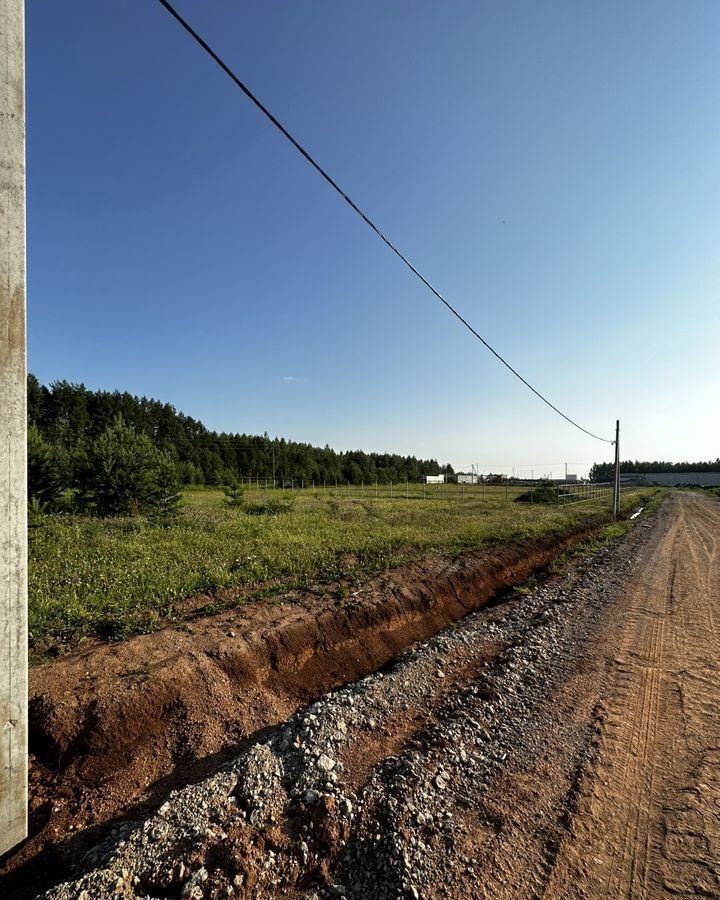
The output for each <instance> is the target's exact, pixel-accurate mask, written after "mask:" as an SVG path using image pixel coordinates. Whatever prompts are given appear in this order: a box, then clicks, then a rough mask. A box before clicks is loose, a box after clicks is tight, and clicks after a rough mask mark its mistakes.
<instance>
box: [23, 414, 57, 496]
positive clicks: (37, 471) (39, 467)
mask: <svg viewBox="0 0 720 900" xmlns="http://www.w3.org/2000/svg"><path fill="white" fill-rule="evenodd" d="M27 452H28V455H27V475H28V497H29V498H30V501H31V502H32V501H33V500H37V501H38V502H39V503H42V504H51V503H52V502H53V501H54V500H56V499H57V497H58V495H59V493H60V491H61V489H62V487H63V482H62V476H61V469H60V466H59V464H58V459H57V455H56V453H55V450H54V448H53V447H52V445H51V444H49V443H48V442H47V441H46V440H44V439H43V437H42V435H41V434H40V432H39V430H38V429H37V427H36V426H35V425H31V426H30V427H29V428H28V436H27Z"/></svg>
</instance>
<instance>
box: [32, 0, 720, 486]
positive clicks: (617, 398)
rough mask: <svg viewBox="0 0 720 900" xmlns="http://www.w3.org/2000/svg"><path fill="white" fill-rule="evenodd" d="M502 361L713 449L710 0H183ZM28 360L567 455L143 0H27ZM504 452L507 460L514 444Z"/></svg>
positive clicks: (656, 442)
mask: <svg viewBox="0 0 720 900" xmlns="http://www.w3.org/2000/svg"><path fill="white" fill-rule="evenodd" d="M177 7H178V9H179V11H180V12H181V13H182V14H183V15H185V16H186V17H187V18H188V19H189V20H190V21H191V23H192V24H193V25H194V26H195V27H196V28H197V30H198V31H200V33H201V34H203V35H204V36H205V37H206V39H207V40H208V41H209V42H210V43H211V44H212V45H213V46H214V47H215V48H216V49H217V51H218V52H219V53H220V54H221V55H222V56H223V57H224V58H225V59H226V61H227V62H228V64H230V65H231V66H232V67H233V68H235V70H236V71H237V73H238V74H239V76H240V77H241V78H242V79H243V80H245V81H246V82H247V83H248V85H249V86H250V87H251V89H253V90H254V91H255V92H256V93H257V94H258V95H259V96H260V98H261V99H262V100H263V101H264V102H265V103H266V104H267V105H268V106H269V107H270V108H271V109H272V110H273V111H274V112H275V114H276V115H277V116H278V117H279V118H280V119H281V120H283V121H284V122H285V124H286V125H287V127H288V128H289V129H290V130H291V131H292V132H293V133H294V134H295V135H296V136H297V137H298V139H299V140H300V141H301V142H303V143H304V144H305V145H306V146H307V148H308V149H309V150H310V152H311V153H313V154H314V155H315V156H316V158H317V159H318V161H319V162H320V163H321V164H322V165H324V166H325V167H326V168H327V169H328V170H329V171H330V173H331V174H332V175H333V176H334V177H335V178H336V179H337V180H338V181H339V182H340V183H341V185H342V186H343V187H344V188H345V189H346V190H347V191H348V192H349V193H350V194H351V195H352V196H353V197H354V198H355V199H356V200H357V201H358V203H359V204H360V205H361V206H362V207H363V208H364V209H365V210H366V211H367V212H368V213H369V214H370V215H371V216H372V217H373V218H374V219H375V220H376V221H377V222H378V224H379V225H380V226H381V227H382V228H383V229H384V230H385V231H386V232H387V233H388V234H389V235H390V236H391V238H392V239H393V240H394V241H395V242H396V243H397V244H398V245H399V246H400V248H401V249H402V250H403V252H405V253H406V254H407V255H408V256H409V257H410V259H411V260H413V261H414V262H415V263H416V264H417V265H418V266H419V268H421V269H422V271H423V272H424V273H425V274H426V275H427V277H428V278H429V279H430V280H431V281H432V282H433V283H435V284H436V285H437V286H438V287H439V289H440V290H442V291H443V292H444V293H445V294H446V295H447V296H448V298H449V299H450V300H451V302H453V303H454V304H455V305H457V307H458V308H459V309H460V310H461V311H462V312H463V313H464V314H465V315H466V317H467V318H468V319H469V320H470V321H471V322H472V323H473V324H474V325H475V327H476V328H477V329H478V330H479V331H480V332H481V333H482V334H483V335H484V336H485V337H486V338H487V340H489V341H490V342H491V343H492V344H493V345H494V346H495V347H496V348H497V349H498V350H499V351H500V352H501V353H503V354H504V355H505V356H506V357H507V358H508V359H509V360H510V362H511V363H512V364H513V365H514V366H515V367H516V368H518V369H519V370H520V371H521V373H522V374H523V375H524V376H525V377H526V378H528V380H530V381H532V382H533V383H535V384H536V386H537V387H538V388H539V389H540V390H541V391H543V392H544V393H546V394H547V395H548V396H549V397H550V399H551V400H552V401H553V402H554V403H555V404H556V405H558V406H560V407H561V408H562V409H563V410H565V411H566V412H567V413H568V414H569V415H570V416H571V417H573V418H575V419H577V420H578V421H580V422H581V423H582V424H584V425H585V426H586V427H587V428H589V429H590V430H592V431H595V432H600V433H602V434H607V435H608V437H610V436H611V434H612V431H613V427H614V421H615V419H616V418H617V417H620V419H621V420H622V425H623V435H622V442H621V446H622V455H623V457H624V458H626V457H632V458H650V459H658V458H665V459H674V460H682V459H698V458H709V457H712V458H715V457H716V456H718V455H720V417H719V416H718V415H717V403H718V394H719V389H720V372H719V367H718V360H719V359H720V353H719V350H720V314H719V312H718V310H719V309H720V303H719V300H720V257H719V255H718V247H719V246H720V212H719V211H720V171H719V160H720V117H719V116H718V109H720V66H719V65H718V61H717V35H718V33H720V4H717V3H716V2H714V0H709V2H702V0H693V2H690V3H680V2H672V3H670V2H634V3H630V4H628V3H625V2H606V3H602V4H600V3H589V2H580V3H578V2H570V0H567V2H560V0H557V2H546V3H536V2H512V0H511V2H503V3H485V2H483V3H478V2H453V3H444V2H439V0H438V2H434V3H431V2H406V0H399V2H393V3H387V2H384V3H379V2H367V0H364V2H362V3H359V2H357V3H349V2H337V0H333V2H312V3H310V2H306V3H297V2H295V3H291V2H287V0H286V2H277V0H271V2H268V0H263V2H243V3H235V2H229V0H203V2H199V0H177ZM27 54H28V71H27V94H28V133H27V137H28V316H29V366H30V369H31V371H33V372H34V373H35V374H37V376H38V377H39V378H40V379H41V380H42V381H46V382H49V381H52V380H55V379H63V378H64V379H68V380H71V381H82V382H84V383H85V384H87V385H88V386H89V387H92V388H96V387H101V388H106V389H115V388H119V389H127V390H129V391H132V392H135V393H138V394H144V395H147V396H154V397H157V398H159V399H162V400H167V401H170V402H172V403H173V404H174V405H175V406H176V407H177V408H178V409H181V410H183V411H184V412H186V413H188V414H191V415H193V416H195V417H197V418H200V419H202V420H203V421H204V422H205V423H206V424H207V425H208V426H209V427H211V428H217V429H225V430H232V431H246V432H258V433H262V432H264V431H267V432H269V433H270V434H277V435H283V436H285V437H289V438H294V439H297V440H305V441H309V442H312V443H314V444H325V443H329V444H330V445H331V446H334V447H336V448H338V449H347V448H355V447H361V448H364V449H368V450H393V451H398V452H403V453H414V454H417V455H421V456H432V457H437V458H439V459H440V460H442V461H446V460H449V461H451V462H452V463H453V464H455V465H456V466H461V467H462V466H466V465H468V464H470V463H471V462H477V463H480V464H481V467H482V468H493V469H498V468H500V467H501V466H502V467H505V468H506V469H509V468H510V467H512V466H515V467H516V469H517V470H518V471H522V472H523V473H525V472H528V474H529V470H530V469H531V468H532V469H533V470H534V472H535V474H536V475H538V474H544V473H546V472H550V471H552V472H554V473H555V474H558V473H559V472H560V471H561V468H562V463H563V462H564V461H568V462H569V463H570V471H584V470H585V469H587V467H588V466H589V465H590V463H592V462H593V461H594V460H600V459H609V458H610V456H611V454H612V448H611V447H609V446H608V445H603V444H600V443H598V442H596V441H593V440H592V439H590V438H587V437H586V436H584V435H582V434H581V433H579V432H576V431H575V430H574V429H573V428H572V427H571V426H569V425H567V424H566V423H564V422H563V421H562V420H561V419H560V418H559V417H557V416H556V415H555V414H554V413H553V412H552V411H551V410H549V409H548V408H547V407H545V406H544V405H543V404H541V403H540V401H538V400H537V399H536V398H535V397H534V396H533V395H532V394H530V393H529V392H528V391H527V389H526V388H524V387H523V386H522V385H521V384H520V383H519V382H517V381H516V380H515V379H514V378H513V377H512V375H510V373H508V372H507V371H506V370H504V369H503V368H502V367H501V366H499V364H498V363H497V362H496V361H495V360H494V358H493V357H492V356H491V355H490V354H489V353H488V352H487V351H486V350H484V348H483V347H482V346H481V345H480V344H479V343H478V342H477V341H475V340H474V339H473V338H472V337H471V336H470V335H469V334H468V333H467V332H465V331H464V329H462V327H461V326H460V325H459V324H458V323H457V322H456V321H455V320H454V319H453V318H452V317H451V316H450V315H449V314H448V313H447V311H445V310H444V309H443V308H442V307H441V306H440V304H439V303H438V302H437V301H436V300H435V299H434V298H433V297H432V295H431V294H430V293H429V292H428V291H427V290H426V289H425V288H424V287H423V286H422V285H421V284H420V283H419V282H417V281H416V280H415V279H414V278H413V277H412V276H411V275H410V274H409V273H408V272H407V270H406V269H405V268H404V267H403V266H402V265H401V264H400V263H399V261H398V260H397V259H396V258H395V257H394V256H393V255H392V254H391V253H390V252H389V251H388V250H387V249H386V248H385V247H384V246H383V245H382V244H381V243H380V242H379V241H378V239H377V238H376V237H374V236H373V235H372V233H371V232H370V231H369V230H368V229H367V227H366V226H364V225H363V224H362V223H361V222H360V220H359V219H357V218H356V217H354V216H353V214H352V213H351V211H350V210H349V209H348V208H347V207H346V206H345V205H344V204H343V203H342V201H341V200H340V199H339V198H338V197H337V195H335V194H333V192H331V191H330V190H329V189H328V188H327V187H326V185H325V184H324V183H323V182H322V180H321V179H320V178H319V176H318V175H317V174H316V173H315V172H314V171H313V170H312V169H311V168H310V167H309V166H308V165H307V163H306V162H304V161H303V160H302V159H301V158H300V157H299V156H298V155H297V153H296V152H295V151H294V150H293V149H292V148H291V147H290V145H289V144H287V143H286V142H285V141H284V140H283V139H282V138H281V136H280V135H279V134H278V133H277V132H276V131H275V130H274V129H273V128H272V126H270V124H269V123H268V122H267V121H266V120H265V119H263V117H262V116H261V115H260V114H259V113H258V112H257V110H255V109H254V108H253V107H252V106H251V105H250V104H249V103H248V101H247V100H246V99H245V98H244V97H243V96H242V95H241V93H240V92H239V91H238V90H237V89H236V88H235V87H234V86H233V85H232V83H231V82H230V81H229V80H228V79H227V78H226V77H225V76H224V75H223V74H222V73H221V72H220V70H219V69H217V67H216V66H215V65H214V64H213V63H212V62H211V61H210V60H209V59H208V58H207V57H206V56H205V55H204V54H203V53H202V52H201V51H200V50H199V48H198V47H197V46H196V45H195V44H194V43H192V41H191V40H190V39H189V38H188V37H187V35H186V34H185V33H184V32H182V31H181V29H180V28H179V26H178V25H177V24H176V23H175V22H174V21H173V20H172V19H171V18H170V16H169V15H168V14H167V12H165V11H164V10H163V8H162V7H161V6H160V4H159V3H156V2H154V0H142V2H140V0H125V2H122V3H111V2H106V0H82V2H80V0H67V2H65V3H62V4H60V3H42V2H39V0H28V2H27ZM521 467H525V468H522V469H521Z"/></svg>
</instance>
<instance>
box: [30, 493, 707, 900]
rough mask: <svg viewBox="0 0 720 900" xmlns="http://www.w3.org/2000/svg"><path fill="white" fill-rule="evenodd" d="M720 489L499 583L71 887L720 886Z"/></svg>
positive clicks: (669, 504)
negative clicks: (471, 608) (538, 576)
mask: <svg viewBox="0 0 720 900" xmlns="http://www.w3.org/2000/svg"><path fill="white" fill-rule="evenodd" d="M718 535H720V503H718V502H717V501H713V500H710V499H707V498H702V497H697V496H694V495H690V494H680V493H678V494H674V495H672V496H671V497H670V498H669V499H668V500H667V501H666V502H665V504H664V505H663V506H662V507H661V509H660V511H659V512H658V513H656V514H654V515H653V516H652V517H651V518H649V519H648V520H647V521H642V520H641V522H640V524H639V525H638V527H637V528H635V529H634V530H633V531H632V532H631V533H630V535H629V536H628V537H626V538H624V539H622V540H621V541H619V542H617V543H616V544H615V545H613V546H612V547H610V548H605V549H603V550H601V551H599V552H598V553H596V554H595V555H594V556H592V557H589V558H585V559H583V560H582V561H580V562H579V563H577V564H575V565H573V566H571V567H570V568H569V569H568V570H567V571H566V572H565V573H564V574H563V575H561V576H557V577H553V578H551V579H550V580H547V581H544V582H543V583H541V584H540V585H539V586H537V587H535V588H533V589H524V590H522V591H520V592H516V593H514V594H512V595H509V596H508V595H505V596H501V597H498V598H497V601H496V602H494V603H491V604H490V605H488V606H486V607H485V608H483V609H481V610H479V611H478V612H474V613H472V614H471V615H468V616H466V617H465V618H464V619H462V620H461V621H460V622H458V623H456V624H455V625H453V626H452V627H451V628H447V629H445V630H443V631H441V632H440V633H439V634H438V635H437V636H435V637H433V638H431V639H429V640H425V641H421V642H418V643H416V644H414V645H412V646H411V647H410V648H409V649H408V650H406V651H405V652H403V653H401V654H400V655H399V656H398V657H397V658H396V659H395V660H394V661H393V662H392V663H391V664H390V665H388V666H386V667H385V668H384V669H382V670H381V671H379V672H376V673H374V674H371V675H368V676H367V677H365V678H363V679H362V680H361V681H358V682H355V683H354V684H350V685H347V686H345V687H342V688H340V689H338V690H335V691H332V692H330V693H328V694H327V695H326V696H325V697H323V698H321V699H320V700H318V701H317V702H315V703H313V704H311V705H309V706H307V707H306V708H305V709H303V710H300V711H299V712H297V713H295V714H294V715H292V716H291V717H290V718H288V719H287V720H286V721H285V722H283V723H282V724H281V725H279V726H277V727H276V728H274V729H270V730H269V731H268V730H264V731H263V732H262V733H261V734H258V735H256V736H255V738H254V739H250V740H249V741H248V746H247V747H246V749H244V750H243V751H242V752H241V753H239V754H238V755H237V756H236V758H235V759H233V760H232V761H231V762H230V763H228V764H227V765H225V766H224V767H223V768H222V769H220V770H219V771H218V772H216V773H215V774H214V775H212V776H210V777H208V778H205V779H204V780H202V781H199V782H198V783H196V784H193V785H191V786H189V787H187V788H185V789H183V790H181V791H178V792H176V793H173V794H171V795H170V796H169V797H168V799H167V800H166V802H164V803H163V804H162V806H160V807H159V808H158V809H156V810H155V811H154V813H152V814H151V815H150V816H149V817H147V818H146V819H144V820H142V821H140V822H138V823H127V824H121V825H119V826H118V828H117V829H116V830H115V831H114V832H113V833H112V834H111V835H110V836H109V837H108V838H107V840H106V841H105V842H104V843H103V844H102V845H101V846H98V847H97V848H95V849H94V850H93V851H92V852H91V854H90V855H89V856H88V857H87V859H86V860H85V867H84V872H82V873H80V875H79V876H78V875H76V876H74V877H75V880H70V881H68V882H66V883H64V884H61V885H58V886H56V887H55V888H54V889H53V890H51V891H50V892H49V893H48V894H47V897H49V898H52V900H80V898H83V900H90V898H92V900H95V898H104V897H108V898H110V897H112V898H118V897H119V898H128V900H130V898H140V897H143V898H159V897H180V896H182V897H191V898H195V900H216V898H217V900H219V898H231V897H232V898H238V900H250V898H254V900H270V898H280V897H286V898H293V900H300V898H302V900H319V898H326V897H346V898H355V900H394V898H413V900H419V898H421V897H422V898H429V900H434V898H448V900H468V898H477V900H491V898H492V900H522V898H527V900H530V898H545V900H580V898H585V900H595V898H613V900H616V898H621V900H622V898H632V900H641V898H642V900H650V898H660V897H717V898H720V862H719V861H720V767H719V766H718V763H720V712H719V706H718V699H719V697H718V693H719V692H720V671H719V670H720V661H719V660H720V656H719V651H720V645H719V638H718V633H717V629H716V622H717V618H718V615H719V613H718V605H720V563H719V561H718V557H717V554H716V546H717V540H718Z"/></svg>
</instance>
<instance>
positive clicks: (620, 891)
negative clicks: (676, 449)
mask: <svg viewBox="0 0 720 900" xmlns="http://www.w3.org/2000/svg"><path fill="white" fill-rule="evenodd" d="M654 538H655V539H654V540H653V541H652V542H651V543H649V544H648V545H647V546H646V548H645V549H644V551H643V553H642V554H641V556H640V558H639V560H638V565H637V569H636V571H635V573H634V576H633V577H632V578H631V579H629V581H628V584H627V588H626V590H625V591H624V592H623V594H622V595H621V596H620V597H619V598H618V602H617V609H616V617H617V622H616V625H615V628H614V629H612V630H611V631H610V632H609V645H608V652H609V653H613V651H612V647H613V645H614V646H616V647H617V652H616V653H615V654H614V656H613V661H612V665H611V669H610V678H609V681H608V684H607V690H606V691H604V697H605V703H606V714H605V721H604V727H603V731H602V739H601V744H600V749H599V753H598V758H597V762H596V764H595V766H594V767H593V769H592V771H591V772H588V773H587V775H586V777H585V780H584V784H583V788H582V793H581V797H580V803H579V811H578V814H577V815H576V816H575V819H574V821H573V823H572V829H571V835H570V837H569V838H568V839H567V841H566V842H565V844H564V846H563V849H562V851H561V853H560V855H559V858H558V860H557V862H556V866H555V871H554V872H553V876H552V878H551V879H550V882H549V886H548V890H547V895H548V896H553V897H592V898H596V897H597V898H599V897H612V898H619V897H623V898H624V897H627V898H633V900H640V898H646V897H664V896H672V897H719V896H720V632H719V631H718V625H719V624H720V557H719V556H718V541H719V540H720V503H718V502H716V501H715V502H714V501H711V500H706V499H703V498H700V497H697V496H694V495H690V494H675V495H673V496H672V497H671V498H670V499H669V500H668V501H667V503H666V505H665V508H664V510H663V511H662V513H661V516H660V521H659V523H658V527H657V529H656V534H655V536H654ZM614 635H616V637H614Z"/></svg>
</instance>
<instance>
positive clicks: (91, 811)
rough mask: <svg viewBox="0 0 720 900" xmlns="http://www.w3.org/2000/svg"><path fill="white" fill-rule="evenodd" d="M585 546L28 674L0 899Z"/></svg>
mask: <svg viewBox="0 0 720 900" xmlns="http://www.w3.org/2000/svg"><path fill="white" fill-rule="evenodd" d="M587 534H588V531H587V530H583V531H579V532H575V533H572V534H566V535H565V536H563V537H562V538H560V539H558V538H557V537H555V538H546V539H543V540H539V541H536V542H532V543H529V542H527V543H524V544H509V545H503V546H498V547H496V548H494V549H492V550H488V551H482V552H474V553H468V554H464V555H463V556H460V557H458V558H455V559H447V558H443V559H435V560H432V561H430V562H426V563H422V564H416V565H412V566H408V567H404V568H402V569H398V570H394V571H392V572H389V573H386V574H385V575H382V576H380V577H378V578H376V579H374V580H373V581H371V582H369V583H368V584H367V585H366V586H365V587H364V588H363V589H362V590H361V591H358V592H356V593H355V595H353V596H350V597H345V598H343V599H341V598H339V597H338V596H337V592H328V593H326V594H321V593H311V592H308V593H306V594H305V595H302V596H298V595H297V594H294V595H292V596H288V597H285V598H283V597H281V598H278V599H275V600H273V601H263V602H258V603H253V604H248V605H247V606H244V607H241V608H238V609H234V610H232V611H227V612H224V613H223V614H221V615H218V616H214V617H211V618H207V619H204V620H200V621H196V622H193V623H191V624H189V625H182V626H179V627H175V628H168V629H165V630H164V631H162V632H159V633H157V634H152V635H143V636H140V637H137V638H134V639H132V640H130V641H127V642H126V643H124V644H116V645H102V646H95V647H92V648H90V649H88V650H85V651H84V652H80V653H77V654H75V655H73V656H71V657H68V658H65V659H62V660H59V661H57V662H54V663H50V664H47V665H44V666H40V667H38V668H36V669H34V670H32V672H31V687H30V740H31V747H30V749H31V759H30V766H31V768H30V782H31V787H30V804H31V805H30V814H31V819H30V827H31V836H30V838H29V839H28V841H27V842H25V844H24V845H23V846H22V847H21V848H20V849H19V850H18V851H17V852H15V853H14V854H11V855H9V856H7V857H6V858H5V860H4V864H3V868H2V869H0V884H1V883H2V882H3V881H4V882H5V886H6V889H9V890H10V891H11V895H12V896H17V897H21V896H32V895H33V894H34V893H35V892H36V891H37V890H40V889H41V888H42V887H43V886H46V885H47V884H48V883H51V882H52V881H53V880H55V879H56V878H57V877H58V876H60V875H63V874H65V875H66V874H67V871H68V868H69V867H71V866H72V865H73V864H74V863H75V862H76V861H77V859H78V857H79V855H80V854H81V853H82V852H84V850H85V849H86V848H87V847H88V846H89V845H91V844H92V843H95V842H96V841H97V840H98V839H99V838H101V837H102V836H103V834H105V833H106V832H108V831H109V830H110V829H111V827H112V826H113V824H115V823H116V822H118V821H119V820H121V819H124V818H128V817H133V816H135V815H138V814H140V813H141V812H143V811H144V810H146V809H148V808H150V807H152V806H153V805H155V804H157V803H159V802H160V800H161V799H162V798H163V797H164V796H165V795H166V794H167V793H168V792H169V791H170V789H171V788H173V787H176V786H178V785H179V784H187V783H189V782H192V781H193V780H197V779H199V778H200V777H202V776H203V775H205V774H207V773H208V772H209V771H210V770H212V769H213V768H215V767H216V766H217V765H218V764H219V763H220V762H222V761H223V760H224V759H227V758H229V757H230V756H231V755H234V754H236V753H237V752H238V750H239V749H240V748H241V747H242V745H243V742H244V741H245V740H246V739H247V737H248V736H249V735H251V734H254V733H257V732H258V731H259V730H261V729H263V728H266V727H269V726H272V725H275V724H277V723H278V722H280V721H282V720H284V719H285V718H286V717H287V716H288V715H289V714H290V713H292V712H293V711H294V710H296V709H297V708H298V707H300V706H303V705H305V704H307V703H309V702H310V701H311V700H313V699H316V698H317V697H319V696H321V695H322V694H324V693H326V692H327V691H329V690H331V689H333V688H335V687H337V686H339V685H341V684H344V683H346V682H349V681H353V680H356V679H358V678H360V677H363V676H364V675H367V674H368V673H370V672H373V671H375V670H377V669H378V668H380V667H381V666H383V665H384V664H385V663H387V662H388V660H389V659H391V658H392V656H393V655H395V654H396V653H397V652H398V651H399V650H401V649H402V648H404V647H406V646H407V645H408V644H410V643H412V642H414V641H417V640H420V639H423V638H427V637H429V636H431V635H433V634H435V633H436V632H437V631H439V630H440V629H441V628H443V627H444V626H446V625H447V624H449V623H451V622H454V621H456V620H457V619H459V618H461V617H462V616H464V615H465V614H466V613H468V612H469V611H471V610H474V609H478V608H479V607H481V606H483V605H485V604H487V602H488V601H489V600H491V599H492V598H493V597H495V596H497V595H498V593H499V592H502V591H503V590H506V589H507V588H509V587H512V586H513V585H517V584H518V583H520V582H522V581H524V580H525V579H526V578H527V577H528V576H529V575H531V574H532V573H533V572H536V571H538V570H540V569H542V568H543V567H544V566H546V565H547V564H548V562H549V561H550V560H551V559H552V558H554V557H555V556H556V555H557V554H558V553H559V552H562V551H563V550H564V549H566V548H567V547H569V546H571V545H572V544H574V543H577V542H578V541H580V540H582V539H583V538H585V537H586V536H587ZM41 851H42V852H43V858H42V862H43V865H42V870H43V871H42V873H40V872H39V869H40V867H39V866H37V865H34V863H33V861H34V859H35V857H36V856H37V855H38V853H40V852H41Z"/></svg>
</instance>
